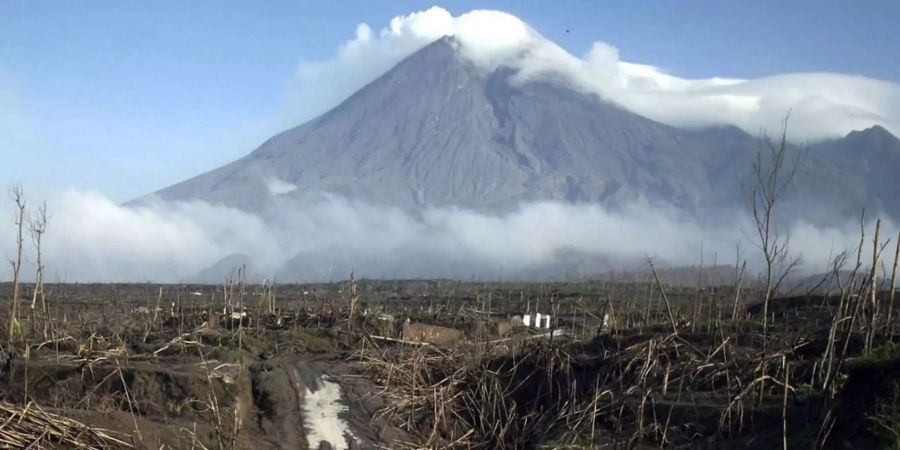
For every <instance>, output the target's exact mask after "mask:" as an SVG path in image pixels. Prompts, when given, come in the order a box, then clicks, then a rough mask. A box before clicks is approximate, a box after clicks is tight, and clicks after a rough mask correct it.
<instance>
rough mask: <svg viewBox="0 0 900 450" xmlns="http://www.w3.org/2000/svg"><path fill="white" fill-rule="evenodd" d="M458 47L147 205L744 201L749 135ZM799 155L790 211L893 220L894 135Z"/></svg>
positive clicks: (412, 60) (899, 146)
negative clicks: (650, 109)
mask: <svg viewBox="0 0 900 450" xmlns="http://www.w3.org/2000/svg"><path fill="white" fill-rule="evenodd" d="M460 45H461V44H460V43H459V42H458V41H456V40H455V39H453V38H450V37H444V38H441V39H439V40H437V41H435V42H434V43H432V44H430V45H428V46H426V47H424V48H422V49H421V50H419V51H418V52H416V53H414V54H412V55H411V56H409V57H408V58H406V59H405V60H403V61H401V62H400V63H399V64H397V65H396V66H395V67H394V68H392V69H391V70H389V71H388V72H387V73H385V74H384V75H382V76H380V77H379V78H377V79H376V80H374V81H373V82H371V83H370V84H368V85H367V86H365V87H364V88H362V89H361V90H359V91H358V92H356V93H355V94H353V95H352V96H350V97H349V98H347V99H346V100H344V101H343V102H342V103H341V104H340V105H338V106H337V107H335V108H334V109H332V110H331V111H329V112H327V113H325V114H323V115H322V116H320V117H318V118H316V119H313V120H311V121H309V122H307V123H304V124H302V125H300V126H297V127H295V128H292V129H289V130H287V131H284V132H282V133H280V134H278V135H276V136H274V137H272V138H271V139H269V140H268V141H266V142H265V143H264V144H262V145H261V146H260V147H259V148H258V149H256V150H254V151H253V152H252V153H250V154H249V155H247V156H246V157H244V158H241V159H239V160H237V161H234V162H232V163H230V164H228V165H225V166H223V167H220V168H218V169H215V170H212V171H210V172H207V173H205V174H202V175H199V176H197V177H195V178H191V179H189V180H186V181H184V182H181V183H179V184H176V185H174V186H171V187H168V188H165V189H162V190H160V191H158V192H157V193H156V194H155V195H157V196H159V197H160V198H162V199H163V200H204V201H208V202H213V203H221V204H225V205H229V206H234V207H238V208H241V209H244V210H247V211H250V212H254V213H260V214H264V215H265V214H277V209H278V207H277V206H276V205H280V204H283V203H284V202H286V201H288V202H289V201H291V200H300V199H302V198H306V197H308V196H311V195H318V194H333V195H339V196H342V197H346V198H348V199H352V200H359V201H362V202H365V203H368V204H372V205H380V206H393V207H399V208H401V209H403V210H406V211H419V210H422V209H424V208H427V207H431V206H459V207H464V208H470V209H474V210H479V211H498V210H506V209H510V208H512V207H514V206H515V205H517V204H519V203H521V202H531V201H545V200H550V201H563V202H575V203H577V202H586V203H600V204H603V205H606V206H609V207H612V208H615V207H619V206H623V205H626V204H629V203H630V202H634V201H636V200H641V201H645V202H647V203H649V204H654V205H662V206H666V207H674V208H676V209H679V210H683V211H687V212H690V213H693V214H698V213H701V212H703V211H713V210H716V209H717V208H721V207H725V206H728V207H738V206H740V204H739V203H740V202H742V201H743V200H742V199H743V194H742V188H741V186H740V183H739V180H740V179H741V178H742V177H744V176H746V175H747V174H748V172H749V170H750V167H751V164H750V162H751V160H752V158H753V157H754V156H755V154H756V151H758V150H759V149H760V147H759V145H760V142H759V140H758V139H757V138H756V137H754V136H750V135H748V134H747V133H745V132H743V131H741V130H739V129H737V128H734V127H719V128H708V129H699V130H697V129H695V130H686V129H678V128H673V127H670V126H668V125H664V124H661V123H659V122H655V121H653V120H650V119H647V118H644V117H642V116H639V115H637V114H634V113H631V112H629V111H626V110H624V109H622V108H620V107H618V106H616V105H614V104H612V103H609V102H606V101H604V100H602V99H600V98H599V97H597V96H596V95H594V94H586V93H584V92H582V91H580V90H578V89H576V88H574V87H572V86H571V85H570V84H569V83H567V82H566V81H565V80H562V79H552V78H543V79H535V80H520V79H518V78H517V77H516V72H515V70H513V69H511V68H509V67H504V66H500V67H499V68H497V69H495V70H490V71H489V70H485V69H483V68H481V67H478V66H476V65H475V64H473V63H472V62H470V61H468V60H467V59H466V58H465V56H464V53H463V52H461V51H460V48H459V47H460ZM808 156H809V157H808V160H807V161H805V162H804V166H803V169H802V171H801V173H800V174H799V175H798V179H797V183H798V184H799V185H800V186H799V187H798V188H797V193H796V195H794V197H793V199H792V201H793V202H794V203H795V204H796V205H798V206H799V207H800V208H799V209H796V211H797V212H798V213H800V212H804V213H810V214H812V215H813V216H814V217H815V218H816V219H817V220H818V219H823V220H827V218H828V217H831V216H832V215H838V216H840V215H841V214H848V213H851V212H854V211H858V210H859V209H860V208H862V207H863V206H873V207H875V208H877V209H882V210H884V211H885V212H887V213H889V214H891V215H894V217H898V216H900V205H897V202H896V200H895V199H896V198H897V196H898V194H900V188H898V186H900V185H898V183H897V182H896V181H894V179H893V178H892V177H888V176H887V175H888V174H885V173H883V172H884V170H882V168H898V167H900V141H898V140H897V138H895V137H894V136H892V135H890V133H888V132H887V131H886V130H884V129H883V128H880V127H877V128H872V129H869V130H865V131H860V132H854V133H851V134H850V135H848V136H847V137H846V138H843V139H838V140H832V141H826V142H822V143H818V144H815V145H812V146H810V148H809V149H808ZM891 170H893V169H891ZM893 173H897V172H896V171H895V172H893ZM872 175H874V176H875V177H876V178H874V179H873V178H871V176H872ZM822 186H826V188H824V189H823V188H822ZM811 205H812V206H811Z"/></svg>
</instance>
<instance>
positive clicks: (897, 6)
mask: <svg viewBox="0 0 900 450" xmlns="http://www.w3.org/2000/svg"><path fill="white" fill-rule="evenodd" d="M785 3H786V4H785ZM432 5H433V2H418V1H385V2H372V1H347V2H288V1H267V2H264V3H260V2H249V1H216V2H212V1H192V2H175V1H167V2H138V1H67V2H50V1H46V2H37V1H16V0H4V1H0V157H2V160H3V164H2V165H0V183H2V184H3V185H9V184H11V183H13V182H16V181H21V182H22V183H24V184H25V186H26V187H27V188H28V189H29V192H32V193H33V194H34V195H37V196H41V195H45V196H47V195H51V194H52V193H53V192H55V191H59V190H63V189H79V190H87V191H96V192H98V193H100V194H102V195H104V196H106V197H108V198H109V199H111V200H113V201H115V202H124V201H128V200H130V199H133V198H135V197H138V196H141V195H143V194H146V193H148V192H152V191H154V190H156V189H159V188H162V187H165V186H167V185H170V184H172V183H175V182H177V181H180V180H183V179H185V178H188V177H190V176H192V175H196V174H198V173H200V172H202V171H205V170H208V169H212V168H214V167H217V166H219V165H221V164H223V163H225V162H228V161H231V160H233V159H236V158H238V157H240V156H242V155H244V154H246V153H248V152H249V151H251V150H253V149H254V148H255V147H256V146H257V145H259V144H260V143H261V142H262V141H264V140H265V139H266V138H268V137H270V136H271V135H272V134H274V133H276V132H278V131H281V130H283V129H285V128H288V127H290V126H292V125H297V124H299V123H300V122H301V121H302V120H305V119H308V118H309V116H310V115H312V114H314V113H316V112H321V111H319V110H320V109H323V108H327V106H333V105H327V103H328V102H333V101H334V98H333V97H335V96H336V97H337V98H338V99H339V98H340V97H341V96H342V95H344V93H343V91H341V90H340V89H338V88H337V87H334V88H333V90H334V92H335V94H334V95H333V96H332V97H328V96H325V97H323V98H325V100H322V99H309V98H306V97H304V96H305V95H308V93H309V92H316V91H328V90H329V89H331V88H330V87H329V86H327V85H325V86H319V85H314V86H299V87H298V83H301V84H302V83H303V82H304V81H306V80H308V79H306V78H303V77H299V78H298V73H300V72H302V71H301V68H303V67H305V66H307V65H309V64H311V63H316V62H321V61H329V60H331V59H333V58H335V55H336V54H337V53H338V51H339V48H340V47H341V46H342V45H344V44H345V43H347V42H348V41H350V40H352V39H353V38H354V36H355V32H356V30H357V26H358V25H359V24H360V23H366V24H369V26H370V27H371V29H372V30H374V33H376V34H377V33H378V31H379V30H381V29H382V28H384V27H387V26H388V24H389V23H390V21H391V19H392V18H394V17H396V16H402V15H407V14H410V13H411V12H414V11H420V10H425V9H427V8H429V7H430V6H432ZM441 6H442V7H444V8H446V9H447V10H449V12H450V13H452V14H453V15H459V14H463V13H465V12H468V11H470V10H472V9H475V8H486V9H497V10H502V11H505V12H508V13H510V14H512V15H514V16H517V17H518V18H519V19H521V20H522V21H524V22H525V23H527V24H529V25H530V26H531V27H532V28H534V29H535V30H537V31H538V32H539V33H541V34H542V35H543V36H544V37H546V38H547V39H549V40H550V41H553V42H555V43H556V44H557V45H558V46H560V47H561V48H563V49H564V50H566V51H568V52H569V53H571V54H573V55H579V56H580V55H584V54H586V53H588V52H590V51H591V49H592V46H593V43H594V42H595V41H603V42H605V43H608V44H609V45H611V46H614V47H615V48H616V49H617V50H618V56H619V57H620V58H621V59H622V60H627V61H629V62H633V63H641V64H651V65H653V66H655V67H657V68H660V69H661V70H663V71H665V73H667V74H671V75H675V76H678V77H681V78H688V79H695V78H711V77H723V78H742V79H754V78H759V77H767V76H771V75H777V74H784V73H794V72H837V73H842V74H851V75H862V76H865V77H868V78H873V79H877V80H884V81H888V82H893V83H900V58H893V57H890V55H893V54H896V49H895V48H894V45H895V43H896V42H900V27H897V26H896V23H897V20H898V19H900V2H894V1H871V2H865V3H863V4H862V5H861V4H860V3H859V2H850V1H844V2H838V1H796V2H779V1H758V2H739V1H723V2H715V3H711V2H699V1H681V2H646V1H628V2H607V1H602V2H601V1H572V2H567V3H566V4H565V6H562V7H561V6H558V5H555V4H553V3H550V2H542V1H515V2H513V1H495V2H445V3H442V4H441ZM317 81H319V80H317ZM317 102H318V103H317ZM304 105H315V107H314V108H305V107H304Z"/></svg>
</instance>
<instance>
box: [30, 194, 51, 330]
mask: <svg viewBox="0 0 900 450" xmlns="http://www.w3.org/2000/svg"><path fill="white" fill-rule="evenodd" d="M47 220H48V219H47V203H46V202H44V203H42V204H41V206H39V207H38V209H37V213H36V214H35V215H34V216H32V217H31V218H30V219H29V220H28V234H30V235H31V242H32V244H34V250H35V253H36V258H37V259H36V261H35V263H36V264H37V268H36V269H35V275H34V293H33V295H32V297H31V311H32V319H33V317H34V310H35V308H36V307H37V302H38V298H40V299H41V316H42V317H43V318H44V339H46V338H47V322H48V321H47V320H46V319H47V314H48V311H47V298H46V297H45V296H44V260H43V256H42V253H43V252H42V246H43V239H44V233H46V232H47Z"/></svg>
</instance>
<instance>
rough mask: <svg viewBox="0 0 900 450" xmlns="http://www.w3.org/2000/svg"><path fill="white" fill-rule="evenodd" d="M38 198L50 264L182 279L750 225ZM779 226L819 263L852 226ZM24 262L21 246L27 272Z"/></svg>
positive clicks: (695, 234)
mask: <svg viewBox="0 0 900 450" xmlns="http://www.w3.org/2000/svg"><path fill="white" fill-rule="evenodd" d="M285 201H287V200H285ZM291 201H293V200H291ZM48 208H49V210H50V214H51V217H50V226H49V230H48V232H47V234H46V236H45V241H44V244H45V248H44V250H45V251H44V260H45V263H46V265H47V267H48V269H47V273H48V277H49V278H50V279H54V278H55V277H56V276H57V275H58V276H59V277H60V278H61V279H63V280H67V281H168V282H171V281H180V280H184V279H190V278H191V277H193V276H195V275H196V274H197V273H198V272H200V271H202V270H204V269H206V268H207V267H210V266H212V265H213V264H215V263H216V262H218V261H220V260H222V259H224V258H226V257H228V256H229V255H234V254H242V255H247V256H248V257H249V259H250V261H251V263H252V264H251V265H252V267H253V269H254V270H255V272H256V273H257V274H258V275H262V276H271V275H273V274H276V273H277V274H279V279H281V280H283V281H290V280H293V279H295V278H294V277H299V278H300V279H323V278H324V279H335V278H343V277H346V275H347V273H349V268H350V267H354V268H355V269H356V271H357V273H358V274H359V275H361V276H375V277H383V276H387V277H393V276H402V277H416V276H423V277H433V276H463V277H465V276H468V275H471V274H476V275H480V276H488V277H490V276H492V275H494V276H496V274H498V273H504V274H507V275H509V276H516V274H517V273H519V274H522V273H525V274H529V275H532V276H534V275H542V274H544V275H548V274H549V275H554V274H555V275H556V276H558V275H559V272H558V271H556V269H558V266H559V265H562V266H567V267H569V266H568V265H567V261H570V260H566V257H567V256H566V255H569V256H571V254H572V252H577V255H576V257H577V258H588V259H589V260H590V259H591V258H595V259H596V260H606V258H608V261H609V264H608V265H607V266H606V267H602V264H601V265H596V264H594V265H591V264H587V265H586V266H584V268H583V269H584V272H583V273H584V274H591V273H596V270H607V269H609V268H622V267H626V266H627V265H629V264H631V265H632V267H637V268H640V269H643V268H644V266H643V263H642V258H643V257H644V256H645V255H650V256H655V257H659V258H660V259H661V262H663V263H668V264H675V265H691V264H696V263H697V262H698V260H699V256H700V249H701V246H702V248H703V249H704V252H705V254H706V255H707V258H709V257H710V255H712V254H718V256H719V261H731V260H732V259H733V255H734V244H735V243H736V242H739V241H740V242H743V243H744V247H745V248H749V247H748V244H749V243H748V242H747V240H746V235H745V234H743V233H742V232H741V231H740V230H742V229H743V230H749V229H750V228H749V224H748V222H747V219H746V217H745V216H744V215H741V214H735V215H730V216H729V217H733V218H731V219H729V221H728V222H724V223H718V224H698V223H696V222H694V221H693V220H690V219H687V218H684V217H682V216H680V215H679V214H677V213H676V212H674V211H671V210H665V209H658V208H653V207H650V206H647V205H644V204H634V205H631V206H630V207H628V208H625V209H624V210H622V211H616V212H613V211H608V210H606V209H604V208H603V207H601V206H597V205H572V204H563V203H550V202H545V203H533V204H523V205H521V206H520V207H519V208H518V209H517V210H515V211H512V212H509V213H506V214H500V215H491V214H483V213H478V212H474V211H469V210H464V209H457V208H439V209H430V210H428V211H425V212H424V213H423V214H422V216H421V217H413V216H410V215H408V214H406V213H404V212H402V211H401V210H399V209H392V208H380V207H379V208H376V207H372V206H369V205H366V204H363V203H359V202H354V201H349V200H346V199H343V198H341V197H335V196H330V195H328V196H321V197H316V198H310V199H304V200H301V201H299V202H297V203H294V204H293V207H292V208H291V210H292V211H295V212H294V213H293V214H288V215H286V216H283V217H281V218H280V219H279V220H277V221H275V220H263V219H261V218H259V217H257V216H254V215H251V214H248V213H245V212H242V211H239V210H236V209H232V208H227V207H222V206H213V205H209V204H207V203H203V202H196V201H195V202H175V203H162V202H156V203H151V204H148V205H147V206H143V207H122V206H119V205H116V204H115V203H114V202H112V201H110V200H109V199H107V198H105V197H103V196H102V195H100V194H97V193H91V192H80V191H71V190H70V191H66V192H64V193H62V194H60V195H59V196H57V197H55V198H53V199H52V200H51V201H50V202H49V203H48ZM0 221H2V222H0V223H2V224H3V226H2V227H0V237H2V241H0V251H2V253H3V255H4V256H6V257H7V258H9V257H11V256H13V255H14V250H15V247H14V239H13V238H14V229H13V226H12V224H13V220H12V217H11V210H10V209H9V208H6V209H4V210H2V212H0ZM883 226H884V229H885V230H891V229H895V228H893V227H894V225H893V224H890V223H884V224H883ZM790 231H791V235H792V248H793V250H794V251H796V252H797V253H798V254H802V255H803V256H804V259H805V261H806V263H805V265H804V268H805V270H806V271H820V270H824V269H826V268H827V262H828V258H829V257H831V256H833V255H834V254H836V253H837V252H839V251H842V250H852V249H853V248H854V246H855V245H856V244H857V240H858V236H859V231H858V225H857V224H856V223H853V222H851V221H848V222H847V223H846V224H844V225H842V226H837V227H833V228H816V227H813V226H811V225H808V224H805V223H796V224H794V225H793V226H792V227H791V230H790ZM823 243H824V244H823ZM298 254H300V255H308V256H307V257H305V258H304V257H301V258H300V259H299V262H296V261H295V265H294V266H293V267H292V269H293V270H296V271H297V272H296V273H285V270H284V265H285V263H286V262H288V261H289V260H291V259H292V258H294V257H295V256H296V255H298ZM748 256H750V257H751V258H756V257H757V256H758V255H754V254H750V255H748ZM326 259H327V260H326ZM757 259H758V258H757ZM336 261H337V262H338V263H339V262H341V261H342V262H343V263H344V265H343V266H340V265H338V266H335V267H336V268H335V270H336V271H337V272H329V267H330V266H329V267H324V266H328V265H334V264H337V263H336ZM33 262H34V257H33V255H31V254H29V256H28V264H27V265H26V268H25V276H26V277H30V274H31V273H33ZM751 263H753V260H752V259H751ZM598 267H601V268H600V269H597V268H598ZM757 267H758V265H757ZM227 269H232V268H226V270H227ZM344 270H346V272H344ZM592 270H595V272H592ZM465 271H468V272H465ZM554 271H555V272H554ZM0 278H7V276H3V277H0Z"/></svg>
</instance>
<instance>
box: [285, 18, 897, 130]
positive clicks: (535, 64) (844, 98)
mask: <svg viewBox="0 0 900 450" xmlns="http://www.w3.org/2000/svg"><path fill="white" fill-rule="evenodd" d="M445 35H451V36H455V37H456V38H457V39H458V40H459V41H460V42H461V44H462V45H461V50H462V53H463V54H464V55H465V56H467V57H468V58H469V59H471V60H472V61H473V62H475V63H476V64H478V65H480V66H482V67H485V68H487V69H492V68H494V67H496V66H498V65H508V66H511V67H514V68H516V69H518V70H519V79H520V80H522V81H527V80H529V79H533V78H538V77H543V76H547V75H553V76H556V77H558V76H559V75H562V76H563V77H564V78H567V79H568V80H569V81H570V82H571V83H572V84H573V85H574V86H575V87H577V88H579V89H581V90H584V91H586V92H591V93H595V94H597V95H599V96H600V97H601V98H604V99H607V100H609V101H612V102H614V103H617V104H619V105H621V106H623V107H625V108H626V109H629V110H631V111H633V112H636V113H638V114H641V115H643V116H646V117H649V118H651V119H654V120H657V121H660V122H663V123H667V124H670V125H673V126H685V127H698V126H708V125H719V124H732V125H736V126H738V127H740V128H742V129H744V130H746V131H748V132H751V133H756V132H758V131H759V130H760V129H761V128H765V129H778V128H779V121H780V120H781V119H782V118H783V117H784V115H785V114H786V113H787V111H788V110H792V111H793V114H792V120H791V135H792V136H793V137H794V138H795V139H819V138H825V137H835V136H842V135H844V134H846V133H848V132H850V131H852V130H858V129H863V128H866V127H869V126H871V125H875V124H879V125H882V126H884V127H886V128H887V129H889V130H891V131H892V132H893V133H895V134H900V85H897V84H895V83H890V82H885V81H880V80H875V79H871V78H866V77H862V76H854V75H844V74H837V73H794V74H784V75H776V76H770V77H764V78H759V79H753V80H743V79H724V78H718V77H711V78H706V79H685V78H679V77H677V76H674V75H671V74H668V73H666V72H665V71H663V70H662V69H660V68H658V67H654V66H652V65H646V64H635V63H631V62H628V61H624V60H622V59H621V58H620V56H619V51H618V50H617V49H616V48H615V47H613V46H611V45H609V44H607V43H604V42H599V41H598V42H596V43H594V45H593V47H592V48H591V50H590V51H588V52H587V54H585V55H584V56H581V57H578V56H575V55H572V54H570V53H569V52H567V51H566V50H564V49H563V48H561V47H559V46H558V45H556V44H555V43H553V42H551V41H550V40H548V39H546V38H544V37H543V36H541V34H540V33H539V32H537V31H536V30H534V29H533V28H531V27H530V26H529V25H527V24H526V23H524V22H522V21H521V20H519V19H518V18H516V17H515V16H512V15H510V14H507V13H504V12H499V11H486V10H476V11H471V12H468V13H465V14H462V15H459V16H453V15H452V14H450V13H449V12H448V11H447V10H445V9H442V8H440V7H432V8H431V9H428V10H424V11H419V12H415V13H412V14H409V15H406V16H398V17H395V18H393V19H392V20H391V22H390V24H389V25H388V26H387V27H384V28H383V29H382V30H381V31H380V32H378V33H375V32H373V31H372V29H371V27H370V26H369V25H367V24H360V25H359V26H358V27H357V31H356V36H355V37H354V38H353V39H351V40H349V41H348V42H346V43H345V44H343V45H342V46H341V47H340V48H339V49H338V51H337V54H336V55H335V56H334V57H333V58H332V59H330V60H326V61H316V62H309V61H307V62H301V63H300V65H299V66H298V69H297V76H296V79H295V80H294V81H293V82H292V87H291V89H290V92H291V94H290V95H289V105H291V106H289V108H290V120H291V121H292V122H296V121H297V120H303V119H309V118H311V117H312V116H314V115H316V114H319V113H322V112H324V111H325V110H326V109H328V108H330V107H332V106H334V105H336V104H337V103H338V102H339V101H340V100H342V99H343V98H345V97H347V96H349V95H350V94H351V93H353V92H354V91H356V90H357V89H359V88H360V87H362V86H363V85H364V84H366V83H368V82H369V81H371V80H373V79H374V78H376V77H377V76H378V75H380V74H382V73H384V72H385V71H387V70H388V69H390V68H391V67H392V66H393V65H395V64H396V63H397V62H399V61H400V60H401V59H403V58H404V57H406V56H408V55H410V54H412V53H413V52H414V51H416V50H417V49H419V48H421V47H423V46H425V45H427V44H429V43H431V42H433V41H434V40H436V39H438V38H440V37H442V36H445ZM323 85H327V86H329V89H322V88H321V86H323Z"/></svg>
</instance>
